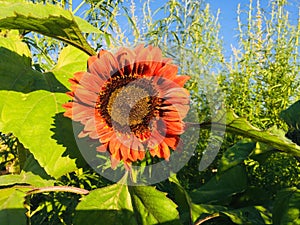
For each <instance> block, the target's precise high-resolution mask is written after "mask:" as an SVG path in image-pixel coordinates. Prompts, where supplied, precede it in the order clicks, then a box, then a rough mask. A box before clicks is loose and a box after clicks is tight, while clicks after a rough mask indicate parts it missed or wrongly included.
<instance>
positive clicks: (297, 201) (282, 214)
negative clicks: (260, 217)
mask: <svg viewBox="0 0 300 225" xmlns="http://www.w3.org/2000/svg"><path fill="white" fill-rule="evenodd" d="M273 223H274V225H299V224H300V190H299V189H296V188H290V189H284V190H282V191H280V192H279V193H278V194H277V196H276V199H275V203H274V209H273Z"/></svg>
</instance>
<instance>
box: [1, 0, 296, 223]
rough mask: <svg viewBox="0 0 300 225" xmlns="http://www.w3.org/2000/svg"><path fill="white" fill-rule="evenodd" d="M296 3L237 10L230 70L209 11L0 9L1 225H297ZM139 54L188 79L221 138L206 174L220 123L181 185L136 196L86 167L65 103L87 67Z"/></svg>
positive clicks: (136, 189) (91, 3)
mask: <svg viewBox="0 0 300 225" xmlns="http://www.w3.org/2000/svg"><path fill="white" fill-rule="evenodd" d="M33 3H34V5H33ZM287 4H289V2H288V1H284V0H270V2H269V5H270V7H269V8H265V9H262V8H261V7H260V4H259V1H257V2H256V3H255V4H254V2H252V1H249V5H248V6H247V7H244V6H239V7H238V9H237V12H236V15H237V31H238V36H237V37H238V46H234V47H233V49H232V56H231V58H230V59H228V58H226V57H225V56H224V52H225V50H224V48H223V43H222V38H221V37H220V34H219V32H220V24H219V18H218V16H219V14H218V13H217V14H216V15H215V14H213V13H212V12H211V10H210V7H209V5H208V4H206V3H205V1H193V0H183V1H177V0H170V1H167V3H166V4H165V5H162V6H161V7H160V8H158V9H157V10H154V11H153V9H152V7H151V2H150V1H145V2H144V3H143V8H142V13H140V12H139V11H138V10H137V9H136V3H135V2H134V1H131V2H130V3H128V2H123V1H110V0H97V1H96V0H85V1H82V4H81V5H80V6H79V7H83V8H84V10H83V12H82V8H79V7H78V8H77V9H74V7H73V5H72V0H68V1H67V0H61V1H59V0H31V1H22V0H13V1H12V0H4V1H3V0H2V1H1V0H0V29H1V33H0V78H1V83H0V99H1V101H0V131H1V132H2V133H1V137H0V139H1V148H0V173H1V176H0V224H3V225H4V224H5V225H6V224H27V225H28V224H33V225H42V224H43V225H49V224H53V225H54V224H67V225H70V224H83V223H84V224H99V225H100V224H105V225H109V224H114V225H116V224H117V225H119V224H120V225H122V224H139V225H140V224H145V225H148V224H170V225H173V224H184V225H188V224H205V225H208V224H222V225H223V224H225V225H226V224H228V225H229V224H243V225H245V224H253V225H259V224H274V225H295V224H300V213H299V208H300V160H299V157H300V128H299V127H300V102H299V101H298V100H299V98H300V95H299V71H300V60H299V37H300V20H298V22H297V23H296V24H294V23H293V24H291V23H290V20H289V12H288V11H287V10H286V6H287ZM79 12H81V14H80V15H81V18H79V17H76V16H74V15H75V14H76V13H77V14H79ZM124 21H126V23H125V22H124ZM141 42H142V43H147V44H151V45H155V46H159V47H160V48H161V49H162V50H163V52H164V54H165V55H166V56H167V57H171V58H173V59H174V61H175V62H176V64H178V65H179V68H180V73H182V74H189V75H190V76H191V77H192V79H191V80H190V81H189V83H188V84H187V86H186V88H188V89H189V90H190V92H191V97H192V103H191V104H193V106H194V107H195V108H197V110H198V114H199V122H200V123H202V124H203V125H205V124H210V123H211V122H220V123H221V122H222V123H223V127H224V126H225V125H226V132H225V138H224V140H223V143H222V145H221V149H220V151H219V152H218V154H217V156H216V158H215V160H213V162H212V163H211V165H210V166H209V167H208V168H206V169H205V170H201V171H199V165H200V162H201V159H203V158H205V157H209V152H207V151H206V150H205V149H206V147H207V145H208V141H209V140H210V139H209V138H210V137H211V135H212V134H211V124H210V125H208V126H203V127H202V128H201V132H200V137H199V143H198V145H197V149H196V150H195V152H194V155H193V157H192V158H191V159H190V160H189V162H188V163H187V165H185V167H184V168H182V169H181V170H180V171H179V172H178V173H177V174H176V176H172V177H171V178H169V179H168V180H166V181H164V182H161V183H158V184H155V185H152V186H146V187H143V186H133V187H127V186H124V185H120V184H112V182H110V181H109V180H106V179H105V178H103V177H101V176H100V175H99V174H97V173H96V172H95V171H94V170H93V169H92V168H91V167H90V166H89V165H87V164H86V163H85V161H84V160H83V159H82V156H81V155H80V152H79V151H78V148H77V146H76V142H75V140H74V137H73V130H72V125H71V121H70V120H69V119H66V118H64V117H63V116H62V113H63V109H62V107H61V104H62V103H64V102H66V101H67V100H68V99H67V97H66V96H65V92H66V91H67V90H68V88H69V84H68V82H67V80H68V78H70V77H72V75H73V73H74V72H76V71H82V70H85V69H86V61H87V58H88V56H89V55H93V54H95V53H96V52H97V51H99V50H100V49H101V48H104V49H109V50H113V49H115V48H117V47H119V46H135V45H136V44H137V43H141ZM212 104H213V106H214V107H216V108H215V109H214V110H212ZM225 110H226V113H225V115H223V114H221V113H224V111H225ZM215 113H216V114H217V115H219V114H221V117H222V118H225V116H226V120H225V121H224V120H221V119H220V118H219V117H218V116H215ZM221 128H222V127H220V129H221ZM215 138H216V140H215V141H216V142H217V141H218V140H217V136H216V137H215ZM217 150H218V149H217Z"/></svg>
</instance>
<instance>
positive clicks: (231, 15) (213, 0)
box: [73, 0, 300, 55]
mask: <svg viewBox="0 0 300 225" xmlns="http://www.w3.org/2000/svg"><path fill="white" fill-rule="evenodd" d="M166 1H167V0H152V1H151V4H152V5H151V6H152V7H153V9H156V8H158V7H160V6H162V5H163V4H164V3H165V2H166ZM256 1H257V0H253V5H254V7H255V6H256ZM80 2H81V0H73V8H76V6H77V5H78V4H79V3H80ZM125 2H130V0H125ZM134 2H135V4H136V7H137V10H138V9H139V6H140V5H141V2H144V1H142V0H134ZM205 2H206V3H209V4H210V7H211V11H212V13H213V14H214V15H216V14H217V11H218V9H220V11H221V14H220V16H219V22H220V24H221V31H220V36H221V37H223V42H224V48H225V51H226V53H225V54H226V55H228V54H230V46H231V45H234V46H236V45H237V38H236V37H235V36H236V34H237V32H236V27H237V22H236V17H237V13H236V11H237V6H238V4H240V5H241V8H243V9H247V5H249V0H205ZM268 2H269V0H260V4H261V6H262V7H263V8H265V9H268V8H269V5H268ZM288 2H289V5H288V6H287V9H288V11H289V12H290V20H291V22H292V23H293V24H296V23H297V19H298V10H299V7H300V0H289V1H288ZM82 9H84V7H83V8H82ZM79 12H80V11H79ZM124 22H127V21H126V20H125V21H124Z"/></svg>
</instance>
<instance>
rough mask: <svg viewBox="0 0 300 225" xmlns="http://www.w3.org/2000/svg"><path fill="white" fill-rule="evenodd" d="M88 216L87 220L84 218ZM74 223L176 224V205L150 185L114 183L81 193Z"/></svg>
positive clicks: (106, 224)
mask: <svg viewBox="0 0 300 225" xmlns="http://www.w3.org/2000/svg"><path fill="white" fill-rule="evenodd" d="M87 218H88V220H87ZM74 224H75V225H77V224H78V225H79V224H86V225H88V224H91V225H92V224H93V225H94V224H105V225H115V224H118V225H123V224H124V225H125V224H126V225H127V224H132V225H134V224H139V225H143V224H144V225H151V224H166V225H167V224H170V225H171V224H174V225H176V224H180V223H179V222H178V212H177V210H176V205H175V204H174V203H173V202H172V201H171V200H170V199H168V198H167V197H166V194H165V193H162V192H160V191H158V190H156V189H155V188H154V187H150V186H149V187H142V186H136V187H127V186H125V185H122V184H114V185H111V186H108V187H104V188H100V189H96V190H93V191H91V192H90V194H89V195H88V196H84V197H83V198H82V200H81V202H80V203H79V204H78V206H77V207H76V213H75V217H74Z"/></svg>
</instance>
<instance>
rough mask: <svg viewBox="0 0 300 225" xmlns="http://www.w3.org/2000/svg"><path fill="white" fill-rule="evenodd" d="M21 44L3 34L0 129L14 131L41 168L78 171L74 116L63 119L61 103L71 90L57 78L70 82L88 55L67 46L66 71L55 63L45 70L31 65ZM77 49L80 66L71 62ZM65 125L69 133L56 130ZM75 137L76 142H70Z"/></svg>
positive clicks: (53, 172)
mask: <svg viewBox="0 0 300 225" xmlns="http://www.w3.org/2000/svg"><path fill="white" fill-rule="evenodd" d="M14 43H15V44H14ZM18 45H20V43H19V42H16V41H13V40H10V39H5V38H0V53H2V54H0V79H1V81H2V82H1V84H0V98H1V99H2V101H1V102H0V130H1V131H2V132H12V133H14V135H15V136H17V137H18V138H19V140H20V142H21V143H22V144H23V145H24V147H25V148H27V149H28V150H29V151H30V152H31V153H32V154H33V156H34V158H35V159H36V160H37V161H38V162H39V164H40V166H41V167H43V168H44V169H45V171H46V172H47V173H48V174H49V175H51V176H53V177H55V178H58V177H60V176H62V175H64V174H66V173H68V172H71V171H74V170H76V169H77V164H76V161H77V160H78V157H79V156H80V154H79V150H78V149H77V147H76V143H75V141H74V135H73V132H72V123H71V120H69V119H66V118H62V117H63V116H62V112H63V111H64V109H63V108H62V104H63V103H65V102H67V101H68V100H69V98H68V97H67V96H66V94H65V92H66V91H67V90H68V89H67V88H66V87H65V86H64V85H63V84H62V83H61V82H60V81H59V80H61V81H63V82H64V83H66V80H67V79H68V78H70V77H72V75H73V73H74V72H76V70H77V69H78V68H85V66H86V59H87V55H86V54H84V53H83V52H80V51H79V50H74V48H70V47H68V48H66V50H65V51H63V54H64V57H63V58H62V57H60V64H59V65H60V68H61V69H62V71H61V70H60V68H58V67H57V68H55V69H54V70H55V71H53V72H48V73H45V74H41V73H39V72H37V71H34V70H33V69H32V68H31V66H30V64H29V63H28V57H27V56H26V55H25V54H23V52H27V51H26V50H24V49H22V48H21V50H20V49H17V46H18ZM1 46H2V47H1ZM23 48H25V47H24V46H23ZM15 49H16V50H17V51H18V52H14V51H13V50H15ZM25 49H26V48H25ZM79 52H80V53H79ZM73 53H74V55H75V58H76V57H79V58H80V57H81V60H79V59H77V60H76V64H78V66H74V64H73V61H72V59H74V55H73ZM24 55H25V56H24ZM69 57H70V58H69ZM16 64H17V65H18V66H16ZM69 64H71V65H73V67H72V66H68V65H69ZM63 68H68V71H67V70H65V69H63ZM54 74H55V75H54ZM61 128H64V129H67V128H68V129H67V131H68V132H62V131H61V132H58V131H59V129H61ZM69 128H70V129H69ZM65 131H66V130H65ZM63 140H65V141H67V143H65V142H64V141H63ZM72 140H73V141H74V143H75V144H74V143H72V144H70V142H71V141H72Z"/></svg>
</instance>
